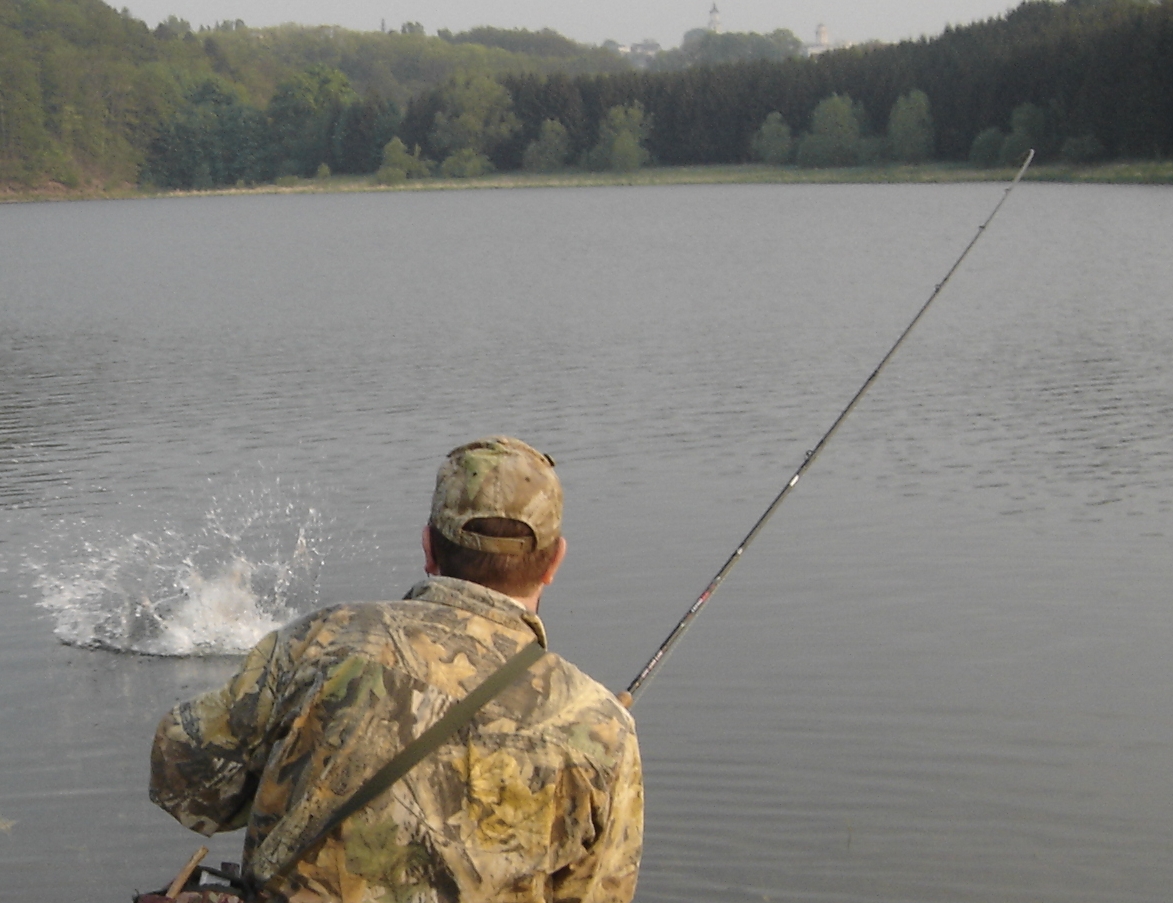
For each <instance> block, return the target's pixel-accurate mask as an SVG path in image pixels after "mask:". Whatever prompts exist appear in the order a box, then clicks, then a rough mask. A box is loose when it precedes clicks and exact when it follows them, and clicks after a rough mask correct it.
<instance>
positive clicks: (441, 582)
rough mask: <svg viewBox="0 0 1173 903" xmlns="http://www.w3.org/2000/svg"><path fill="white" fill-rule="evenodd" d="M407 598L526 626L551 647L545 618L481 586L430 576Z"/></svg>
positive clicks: (515, 627) (503, 623)
mask: <svg viewBox="0 0 1173 903" xmlns="http://www.w3.org/2000/svg"><path fill="white" fill-rule="evenodd" d="M404 598H405V599H418V600H420V601H422V602H433V603H435V604H437V605H448V606H451V607H452V608H460V609H463V610H464V611H468V612H472V613H473V614H475V615H478V616H479V617H482V618H487V619H488V620H490V621H494V622H496V623H498V624H502V625H504V626H506V627H512V628H514V629H517V628H518V627H520V626H521V624H524V625H525V626H527V627H529V629H530V630H532V631H533V632H534V635H535V636H536V637H537V638H538V642H539V643H541V644H542V648H547V647H548V645H549V644H548V642H547V640H546V628H545V626H544V625H543V624H542V620H541V618H539V617H538V616H537V615H535V614H534V613H533V612H531V611H529V609H527V608H526V607H525V606H523V605H522V604H521V603H520V602H516V601H514V600H513V599H511V598H509V596H506V595H505V594H504V593H499V592H497V591H496V590H493V589H489V588H488V587H487V586H481V585H480V584H479V583H471V582H469V581H468V580H457V579H456V578H455V577H429V578H428V579H427V580H421V581H420V582H419V583H417V584H416V585H415V586H413V587H412V588H411V589H410V590H408V592H407V595H406V596H404Z"/></svg>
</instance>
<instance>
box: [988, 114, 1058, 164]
mask: <svg viewBox="0 0 1173 903" xmlns="http://www.w3.org/2000/svg"><path fill="white" fill-rule="evenodd" d="M1046 129H1047V114H1046V113H1045V112H1044V111H1043V110H1042V108H1041V107H1038V106H1036V105H1035V104H1033V103H1024V104H1020V105H1019V106H1017V107H1015V108H1014V111H1013V112H1012V113H1011V114H1010V134H1009V135H1007V136H1006V140H1005V141H1003V142H1002V148H1001V150H1000V151H999V154H998V162H999V163H1001V164H1002V165H1003V166H1018V165H1020V164H1021V163H1022V161H1023V160H1024V159H1025V158H1026V154H1027V152H1028V151H1029V150H1030V149H1031V148H1039V147H1040V146H1041V144H1042V141H1043V138H1044V136H1045V134H1046Z"/></svg>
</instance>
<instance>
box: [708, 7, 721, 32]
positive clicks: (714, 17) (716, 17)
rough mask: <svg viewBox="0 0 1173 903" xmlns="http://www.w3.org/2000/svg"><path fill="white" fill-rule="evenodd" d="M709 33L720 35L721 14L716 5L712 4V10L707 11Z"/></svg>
mask: <svg viewBox="0 0 1173 903" xmlns="http://www.w3.org/2000/svg"><path fill="white" fill-rule="evenodd" d="M709 31H711V32H712V33H713V34H720V33H721V13H720V12H719V11H718V10H717V4H716V3H714V4H713V8H712V9H710V10H709Z"/></svg>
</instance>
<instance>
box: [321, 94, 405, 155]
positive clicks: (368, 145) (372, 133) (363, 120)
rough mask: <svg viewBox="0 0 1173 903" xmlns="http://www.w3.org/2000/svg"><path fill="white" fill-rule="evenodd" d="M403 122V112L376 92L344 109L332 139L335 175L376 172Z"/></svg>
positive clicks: (331, 149)
mask: <svg viewBox="0 0 1173 903" xmlns="http://www.w3.org/2000/svg"><path fill="white" fill-rule="evenodd" d="M399 122H400V115H399V108H398V107H397V106H395V104H394V103H392V102H391V101H389V100H384V99H383V98H382V97H380V96H379V95H377V94H375V93H374V92H368V93H367V95H366V96H365V97H364V98H363V99H362V100H361V101H359V102H358V103H352V104H348V105H347V106H345V107H343V108H342V111H341V113H340V114H339V116H338V119H337V120H336V121H335V123H334V131H333V134H332V135H331V144H330V168H331V169H332V170H333V171H334V172H348V173H367V172H374V171H375V170H376V169H378V168H379V164H380V161H381V159H382V153H383V148H384V147H386V145H387V142H388V141H390V140H391V137H392V136H393V135H394V134H395V131H396V129H398V128H399Z"/></svg>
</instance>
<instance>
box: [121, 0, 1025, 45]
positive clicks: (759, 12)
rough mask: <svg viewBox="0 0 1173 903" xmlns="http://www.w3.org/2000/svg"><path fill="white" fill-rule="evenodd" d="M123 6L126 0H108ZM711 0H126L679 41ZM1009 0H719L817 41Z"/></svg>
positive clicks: (913, 29)
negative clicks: (823, 35) (824, 33)
mask: <svg viewBox="0 0 1173 903" xmlns="http://www.w3.org/2000/svg"><path fill="white" fill-rule="evenodd" d="M108 2H110V4H111V5H112V6H114V7H116V8H119V9H121V8H122V6H123V5H124V3H123V0H108ZM712 2H713V0H563V2H559V3H553V2H549V0H546V2H542V0H333V2H325V0H129V2H127V3H126V4H125V5H127V6H128V7H129V9H130V11H131V13H132V14H133V15H134V16H136V17H137V18H140V19H143V20H145V21H146V23H147V24H148V25H150V26H151V27H154V26H155V25H156V24H157V23H158V22H160V21H162V20H163V19H166V18H167V16H169V15H172V14H174V15H176V16H179V17H180V18H181V19H187V20H188V21H189V22H190V23H191V24H192V25H193V26H195V27H198V26H200V25H211V24H213V23H214V22H217V21H220V20H223V19H229V20H233V19H243V20H244V22H245V24H247V25H254V26H261V25H276V24H279V23H282V22H298V23H301V24H305V25H341V26H343V27H344V28H352V29H355V30H359V31H371V30H375V29H378V28H379V25H380V22H381V21H382V20H386V22H387V27H388V29H391V28H396V29H397V28H398V27H399V26H400V24H402V23H403V22H408V21H416V22H420V23H421V24H422V25H423V26H424V28H425V29H426V30H427V32H428V34H435V33H436V30H437V29H439V28H448V29H451V30H452V31H454V32H457V31H464V30H466V29H468V28H472V27H474V26H476V25H493V26H497V27H498V28H529V29H533V30H537V29H540V28H553V29H554V30H555V31H558V32H561V33H562V34H564V35H566V36H567V37H569V38H574V39H575V40H577V41H582V42H584V43H588V44H599V43H602V42H603V41H605V40H607V39H609V38H610V39H613V40H616V41H619V42H620V43H621V44H626V43H631V42H633V41H640V40H643V39H644V38H653V39H655V40H657V41H659V42H660V43H661V44H662V45H663V46H665V47H675V46H677V45H678V44H679V43H680V39H681V37H682V36H683V35H684V33H685V32H686V31H688V30H689V29H690V28H700V27H703V26H704V25H705V24H707V22H708V20H709V8H710V6H711V5H712ZM1017 5H1018V4H1017V2H1008V0H718V2H717V6H718V8H719V10H720V13H721V25H722V27H723V28H724V29H725V30H726V31H757V32H769V31H773V30H774V29H775V28H789V29H790V30H791V31H793V32H794V33H795V34H796V35H798V36H799V37H800V38H801V39H802V40H804V41H813V40H814V31H815V27H816V26H817V25H818V24H819V23H823V24H825V25H826V26H827V28H828V29H829V30H830V36H831V40H832V41H833V42H837V41H866V40H870V39H878V40H882V41H898V40H901V39H902V38H918V37H920V36H921V35H929V36H932V35H936V34H940V33H941V31H942V30H943V29H944V28H945V26H946V25H949V24H954V25H964V24H968V23H970V22H974V21H978V20H981V19H987V18H989V17H991V16H997V15H1000V14H1001V13H1004V12H1006V11H1007V10H1008V9H1011V8H1013V7H1014V6H1017Z"/></svg>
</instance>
